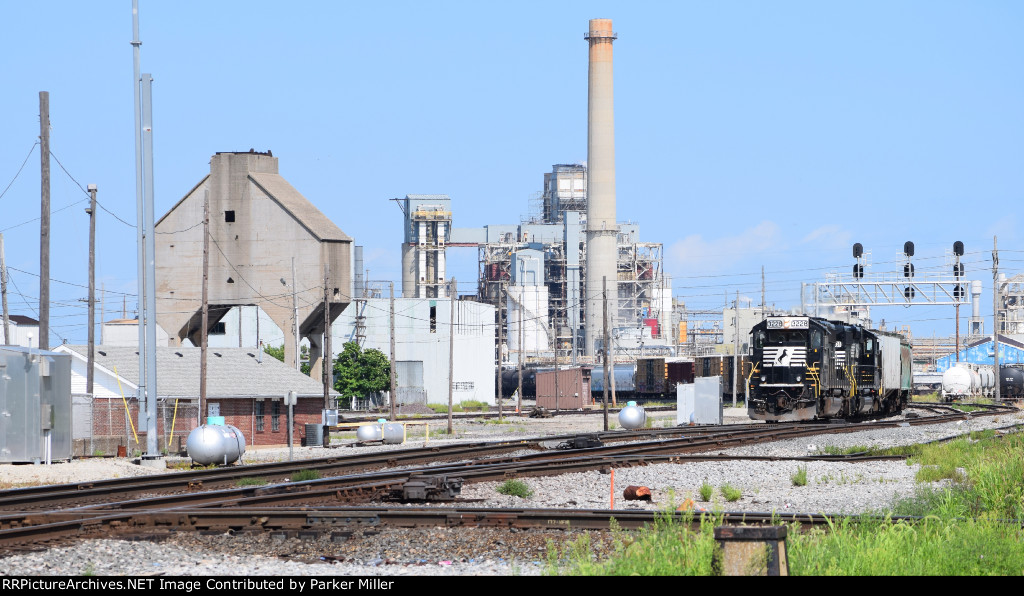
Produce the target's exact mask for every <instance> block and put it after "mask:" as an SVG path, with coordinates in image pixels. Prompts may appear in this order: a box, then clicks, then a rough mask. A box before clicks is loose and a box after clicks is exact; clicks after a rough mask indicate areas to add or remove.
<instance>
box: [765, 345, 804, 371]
mask: <svg viewBox="0 0 1024 596" xmlns="http://www.w3.org/2000/svg"><path fill="white" fill-rule="evenodd" d="M806 364H807V348H805V347H803V346H769V347H766V348H765V349H764V366H805V365H806Z"/></svg>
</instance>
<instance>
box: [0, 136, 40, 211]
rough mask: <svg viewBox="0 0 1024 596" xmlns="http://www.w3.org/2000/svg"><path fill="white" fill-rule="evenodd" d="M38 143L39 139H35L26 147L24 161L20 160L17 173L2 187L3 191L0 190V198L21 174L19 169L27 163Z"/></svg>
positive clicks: (23, 167)
mask: <svg viewBox="0 0 1024 596" xmlns="http://www.w3.org/2000/svg"><path fill="white" fill-rule="evenodd" d="M38 144H39V141H36V142H35V143H32V146H31V147H29V148H28V155H26V156H25V161H23V162H21V167H20V168H18V173H17V174H15V175H14V178H13V179H11V182H10V184H8V185H7V187H6V188H4V191H3V192H0V199H2V198H4V195H5V194H7V191H8V190H10V189H11V185H13V184H14V181H15V180H17V179H18V176H20V175H21V171H22V170H23V169H25V164H27V163H28V158H30V157H32V152H33V151H35V149H36V145H38Z"/></svg>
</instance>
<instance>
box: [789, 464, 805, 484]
mask: <svg viewBox="0 0 1024 596" xmlns="http://www.w3.org/2000/svg"><path fill="white" fill-rule="evenodd" d="M790 478H791V479H792V480H793V486H807V468H806V467H804V466H800V467H798V468H797V469H796V474H793V475H792V476H791V477H790Z"/></svg>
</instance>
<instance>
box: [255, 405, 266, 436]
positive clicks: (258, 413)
mask: <svg viewBox="0 0 1024 596" xmlns="http://www.w3.org/2000/svg"><path fill="white" fill-rule="evenodd" d="M255 403H256V407H255V408H253V418H255V419H256V432H260V433H261V432H263V414H264V408H263V403H264V402H263V401H262V400H260V401H257V402H255Z"/></svg>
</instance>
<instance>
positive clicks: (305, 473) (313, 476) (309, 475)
mask: <svg viewBox="0 0 1024 596" xmlns="http://www.w3.org/2000/svg"><path fill="white" fill-rule="evenodd" d="M319 479H320V472H318V471H317V470H299V471H298V472H292V482H302V481H303V480H319Z"/></svg>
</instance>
